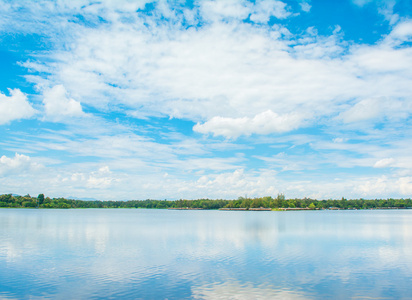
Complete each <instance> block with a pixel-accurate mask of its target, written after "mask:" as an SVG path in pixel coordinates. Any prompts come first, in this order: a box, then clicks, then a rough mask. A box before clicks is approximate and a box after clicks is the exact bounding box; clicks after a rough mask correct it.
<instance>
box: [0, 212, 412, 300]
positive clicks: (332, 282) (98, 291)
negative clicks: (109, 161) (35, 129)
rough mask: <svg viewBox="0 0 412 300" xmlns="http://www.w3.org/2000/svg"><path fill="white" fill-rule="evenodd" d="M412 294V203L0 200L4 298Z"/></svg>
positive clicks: (385, 296) (391, 296)
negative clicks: (249, 207) (252, 205)
mask: <svg viewBox="0 0 412 300" xmlns="http://www.w3.org/2000/svg"><path fill="white" fill-rule="evenodd" d="M101 298H105V299H106V298H109V299H350V298H353V299H412V210H391V211H382V210H375V211H307V212H305V211H296V212H242V211H236V212H235V211H173V210H172V211H171V210H139V209H85V210H74V209H72V210H44V209H43V210H42V209H37V210H36V209H0V299H101Z"/></svg>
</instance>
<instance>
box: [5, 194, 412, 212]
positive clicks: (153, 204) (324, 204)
mask: <svg viewBox="0 0 412 300" xmlns="http://www.w3.org/2000/svg"><path fill="white" fill-rule="evenodd" d="M0 208H40V209H50V208H58V209H69V208H151V209H171V210H224V211H306V210H358V209H387V210H392V209H411V208H412V200H411V199H410V198H408V199H403V198H401V199H393V198H389V199H373V200H372V199H371V200H366V199H345V198H342V199H340V200H332V199H328V200H317V199H310V198H303V199H298V198H295V199H286V198H285V196H284V195H283V194H279V195H278V196H277V197H276V198H273V197H271V196H266V197H258V198H246V197H239V198H238V199H236V200H226V199H216V200H212V199H197V200H183V199H180V200H152V199H146V200H129V201H99V200H94V201H84V200H74V199H66V198H49V197H45V196H44V194H39V195H38V196H37V197H32V196H30V195H26V196H19V195H12V194H3V195H0Z"/></svg>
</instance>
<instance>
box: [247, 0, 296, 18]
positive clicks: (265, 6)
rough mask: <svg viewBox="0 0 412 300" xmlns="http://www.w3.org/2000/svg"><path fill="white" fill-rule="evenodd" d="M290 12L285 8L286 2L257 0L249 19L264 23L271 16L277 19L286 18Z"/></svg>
mask: <svg viewBox="0 0 412 300" xmlns="http://www.w3.org/2000/svg"><path fill="white" fill-rule="evenodd" d="M290 15H291V13H290V12H289V11H287V9H286V3H284V2H282V1H277V0H265V1H263V0H257V1H256V4H255V6H254V10H253V13H252V14H251V16H250V20H252V21H254V22H259V23H266V22H268V21H269V19H270V17H271V16H274V17H276V18H278V19H286V18H287V17H289V16H290Z"/></svg>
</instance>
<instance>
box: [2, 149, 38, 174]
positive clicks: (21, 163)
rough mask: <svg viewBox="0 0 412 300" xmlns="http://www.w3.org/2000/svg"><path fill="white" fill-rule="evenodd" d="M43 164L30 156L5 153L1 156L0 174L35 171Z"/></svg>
mask: <svg viewBox="0 0 412 300" xmlns="http://www.w3.org/2000/svg"><path fill="white" fill-rule="evenodd" d="M39 168H41V165H40V164H38V163H36V162H33V161H32V160H31V158H30V157H29V156H26V155H24V154H18V153H16V154H15V156H14V157H7V156H5V155H3V156H2V157H0V176H10V175H14V174H24V173H26V172H28V171H35V170H38V169H39Z"/></svg>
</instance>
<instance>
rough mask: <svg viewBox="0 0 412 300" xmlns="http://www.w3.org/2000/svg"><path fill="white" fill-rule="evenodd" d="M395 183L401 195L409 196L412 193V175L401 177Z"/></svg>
mask: <svg viewBox="0 0 412 300" xmlns="http://www.w3.org/2000/svg"><path fill="white" fill-rule="evenodd" d="M397 183H398V184H399V188H400V192H401V193H402V194H403V195H407V196H410V195H411V194H412V177H401V178H399V180H398V182H397Z"/></svg>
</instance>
